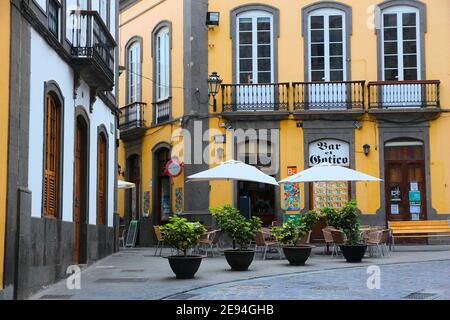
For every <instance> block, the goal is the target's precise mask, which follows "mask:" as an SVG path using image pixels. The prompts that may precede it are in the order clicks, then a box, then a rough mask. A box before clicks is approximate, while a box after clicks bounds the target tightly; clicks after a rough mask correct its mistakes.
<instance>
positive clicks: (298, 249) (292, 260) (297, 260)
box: [283, 245, 314, 266]
mask: <svg viewBox="0 0 450 320" xmlns="http://www.w3.org/2000/svg"><path fill="white" fill-rule="evenodd" d="M312 248H314V246H309V245H297V246H295V247H283V252H284V256H285V257H286V259H287V260H288V261H289V264H291V265H293V266H304V265H305V262H306V260H308V258H309V256H310V255H311V250H312Z"/></svg>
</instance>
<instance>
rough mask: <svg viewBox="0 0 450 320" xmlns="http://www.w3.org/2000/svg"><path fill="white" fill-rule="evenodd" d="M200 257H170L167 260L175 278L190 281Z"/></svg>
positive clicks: (196, 269)
mask: <svg viewBox="0 0 450 320" xmlns="http://www.w3.org/2000/svg"><path fill="white" fill-rule="evenodd" d="M202 258H203V257H202V256H186V257H185V256H170V257H167V259H168V260H169V264H170V267H171V268H172V271H173V272H174V273H175V275H176V276H177V279H192V278H194V276H195V274H196V272H197V271H198V268H200V264H201V262H202Z"/></svg>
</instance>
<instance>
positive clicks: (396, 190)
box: [385, 161, 427, 221]
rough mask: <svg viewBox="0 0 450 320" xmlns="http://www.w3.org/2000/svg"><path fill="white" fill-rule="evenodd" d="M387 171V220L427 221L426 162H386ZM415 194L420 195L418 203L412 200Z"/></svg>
mask: <svg viewBox="0 0 450 320" xmlns="http://www.w3.org/2000/svg"><path fill="white" fill-rule="evenodd" d="M385 170H386V172H385V177H386V179H385V180H386V181H385V195H386V214H387V220H388V221H410V220H417V219H420V220H426V219H427V212H426V186H425V168H424V162H423V161H386V168H385ZM412 193H413V194H412ZM414 193H418V194H420V197H419V200H418V201H414V199H413V198H412V197H413V196H414ZM416 200H417V199H416Z"/></svg>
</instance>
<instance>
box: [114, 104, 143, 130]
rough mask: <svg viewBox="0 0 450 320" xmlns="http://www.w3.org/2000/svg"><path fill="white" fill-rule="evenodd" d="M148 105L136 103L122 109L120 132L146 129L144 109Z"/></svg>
mask: <svg viewBox="0 0 450 320" xmlns="http://www.w3.org/2000/svg"><path fill="white" fill-rule="evenodd" d="M146 105H147V104H146V103H143V102H134V103H131V104H129V105H127V106H125V107H123V108H121V109H120V119H119V120H120V121H119V128H120V130H123V131H126V130H130V129H137V128H142V127H145V120H144V109H145V107H146Z"/></svg>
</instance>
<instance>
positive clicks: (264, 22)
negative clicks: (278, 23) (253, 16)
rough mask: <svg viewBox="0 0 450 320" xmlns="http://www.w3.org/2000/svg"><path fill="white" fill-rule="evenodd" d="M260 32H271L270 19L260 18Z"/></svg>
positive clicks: (258, 25)
mask: <svg viewBox="0 0 450 320" xmlns="http://www.w3.org/2000/svg"><path fill="white" fill-rule="evenodd" d="M257 27H258V31H270V18H258V23H257Z"/></svg>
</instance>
